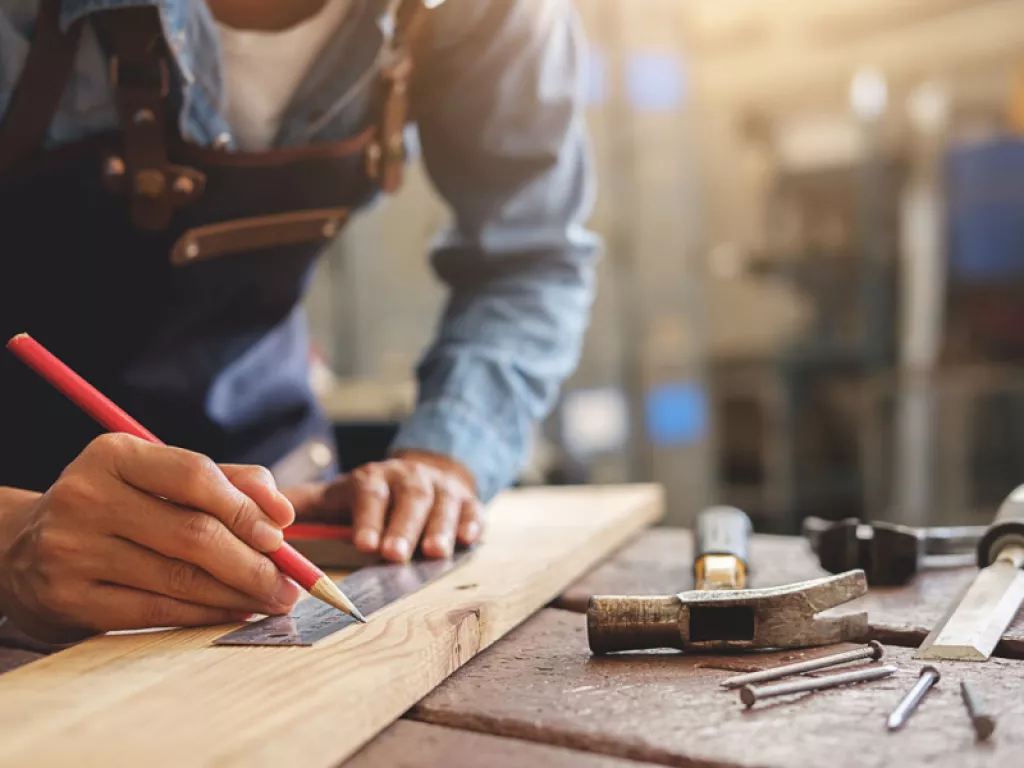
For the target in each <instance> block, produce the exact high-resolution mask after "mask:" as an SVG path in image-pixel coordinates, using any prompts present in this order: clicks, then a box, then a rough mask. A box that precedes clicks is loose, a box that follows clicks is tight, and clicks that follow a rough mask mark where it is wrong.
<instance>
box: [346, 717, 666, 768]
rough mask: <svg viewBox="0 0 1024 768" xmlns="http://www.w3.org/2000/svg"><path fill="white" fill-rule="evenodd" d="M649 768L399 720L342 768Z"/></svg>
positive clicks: (540, 745)
mask: <svg viewBox="0 0 1024 768" xmlns="http://www.w3.org/2000/svg"><path fill="white" fill-rule="evenodd" d="M442 765H443V766H444V768H522V766H524V765H528V766H530V768H654V766H653V764H651V763H638V762H635V761H633V760H622V759H619V758H615V757H605V756H603V755H595V754H593V753H592V752H578V751H575V750H572V749H565V748H564V747H551V746H548V745H546V744H537V743H534V742H530V741H523V740H521V739H509V738H505V737H502V736H489V735H487V734H483V733H476V732H474V731H463V730H459V729H457V728H447V727H444V726H441V725H428V724H427V723H419V722H416V721H413V720H399V721H398V722H397V723H395V724H394V725H392V726H391V727H389V728H388V729H387V730H385V731H384V732H383V733H381V734H380V735H379V736H377V738H375V739H374V740H373V741H371V742H370V743H369V744H367V745H366V746H365V747H363V748H362V749H361V750H360V751H359V752H358V753H357V754H356V755H354V756H353V757H352V758H351V759H350V760H348V761H346V762H345V764H344V767H343V768H380V767H381V766H387V768H437V766H442Z"/></svg>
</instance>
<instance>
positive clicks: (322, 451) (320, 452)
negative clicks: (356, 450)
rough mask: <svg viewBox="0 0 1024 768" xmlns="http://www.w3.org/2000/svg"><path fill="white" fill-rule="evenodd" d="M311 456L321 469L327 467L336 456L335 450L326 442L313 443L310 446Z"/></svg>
mask: <svg viewBox="0 0 1024 768" xmlns="http://www.w3.org/2000/svg"><path fill="white" fill-rule="evenodd" d="M309 458H310V459H312V460H313V463H314V464H316V465H317V466H318V467H319V468H320V469H327V467H328V466H330V464H331V460H332V459H333V458H334V452H333V451H331V449H330V447H328V446H327V445H325V444H324V443H313V444H312V445H311V446H310V447H309Z"/></svg>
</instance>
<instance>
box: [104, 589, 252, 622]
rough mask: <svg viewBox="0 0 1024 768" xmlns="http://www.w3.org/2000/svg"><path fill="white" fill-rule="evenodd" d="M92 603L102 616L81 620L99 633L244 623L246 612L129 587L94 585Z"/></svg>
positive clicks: (246, 616)
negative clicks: (99, 608)
mask: <svg viewBox="0 0 1024 768" xmlns="http://www.w3.org/2000/svg"><path fill="white" fill-rule="evenodd" d="M93 597H94V599H95V602H96V603H98V604H99V605H101V606H102V617H96V616H90V617H86V618H84V622H85V623H86V624H87V625H88V626H93V627H94V628H96V629H101V630H102V631H107V632H109V631H117V630H124V629H148V628H151V627H202V626H209V625H214V624H228V623H231V622H237V621H244V620H245V619H247V618H248V613H251V612H248V613H246V612H238V611H232V610H227V609H224V608H211V607H210V606H205V605H196V604H195V603H189V602H186V601H184V600H178V599H176V598H173V597H166V596H164V595H154V594H152V593H150V592H143V591H140V590H137V589H131V588H129V587H122V586H117V585H112V584H108V585H104V584H100V585H96V587H95V594H94V595H93Z"/></svg>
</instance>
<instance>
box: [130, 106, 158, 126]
mask: <svg viewBox="0 0 1024 768" xmlns="http://www.w3.org/2000/svg"><path fill="white" fill-rule="evenodd" d="M132 120H134V121H135V122H136V123H139V124H142V123H152V122H153V121H154V120H156V115H155V114H153V110H152V109H140V110H138V111H137V112H136V113H135V114H134V115H132Z"/></svg>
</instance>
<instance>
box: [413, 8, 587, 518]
mask: <svg viewBox="0 0 1024 768" xmlns="http://www.w3.org/2000/svg"><path fill="white" fill-rule="evenodd" d="M432 13H433V14H434V19H433V23H432V25H431V46H430V49H429V53H428V54H427V55H426V56H424V60H423V61H422V62H419V63H418V64H419V67H420V68H419V70H418V71H419V76H418V79H417V82H416V83H415V89H414V107H415V109H416V116H417V125H418V129H419V137H420V144H421V147H422V152H423V158H424V161H425V163H426V166H427V169H428V171H429V173H430V176H431V178H432V179H433V182H434V184H435V185H436V187H437V189H438V190H439V192H440V193H441V195H442V196H443V197H444V198H445V200H446V201H447V202H448V204H449V205H450V207H451V209H452V214H453V217H452V218H453V223H452V225H451V227H450V229H449V230H448V231H447V232H445V233H444V234H443V235H442V236H441V238H440V239H439V241H438V243H437V245H436V248H435V249H434V252H433V255H432V263H433V266H434V269H435V272H436V273H437V275H438V277H439V278H440V279H441V280H442V281H443V282H444V283H445V284H446V285H447V286H448V288H449V289H450V294H449V299H448V302H447V306H446V308H445V311H444V315H443V317H442V319H441V323H440V326H439V329H438V332H437V336H436V339H435V341H434V343H433V344H432V345H431V346H430V348H429V349H428V351H427V353H426V354H425V356H424V357H423V359H422V360H421V362H420V364H419V366H418V368H417V375H418V379H419V397H418V405H417V408H416V409H415V411H414V412H413V413H412V415H411V416H410V418H409V419H408V420H407V421H406V422H405V423H404V424H403V426H402V428H401V429H400V430H399V434H398V436H397V438H396V440H395V443H394V445H393V450H396V451H397V450H408V449H416V450H424V451H431V452H434V453H440V454H444V455H447V456H451V457H453V458H455V459H456V460H458V461H459V462H461V463H462V464H463V465H465V466H466V467H467V468H468V469H469V470H470V471H471V472H472V473H473V475H474V477H475V479H476V483H477V490H478V493H479V495H480V497H481V499H482V500H484V501H487V500H489V499H490V498H491V497H493V496H494V495H495V494H496V493H498V492H499V491H501V490H502V489H503V488H505V487H507V486H508V485H509V484H511V483H512V482H513V481H514V480H515V479H516V477H517V475H518V473H519V472H520V471H521V470H522V468H523V466H524V465H525V463H526V461H527V459H528V457H529V450H530V443H531V437H532V434H533V425H534V424H535V423H536V422H537V421H538V420H540V419H542V418H544V417H545V416H546V415H547V414H548V412H549V411H550V409H551V407H552V406H553V404H554V402H555V399H556V396H557V393H558V390H559V387H560V386H561V384H562V382H563V381H564V380H565V378H566V377H568V376H569V375H570V374H571V373H572V371H573V370H574V369H575V367H576V365H577V362H578V360H579V351H580V347H581V343H582V338H583V335H584V332H585V330H586V326H587V320H588V317H589V313H590V307H591V304H592V300H593V295H594V261H595V258H596V256H597V252H598V242H597V240H596V238H595V237H594V236H593V235H592V234H590V233H589V232H587V231H586V230H585V228H584V223H585V221H586V218H587V217H588V216H589V213H590V208H591V205H592V198H593V192H594V180H593V178H592V165H591V163H590V159H589V154H588V153H589V146H588V141H587V135H586V130H585V126H584V121H583V114H582V108H583V73H584V63H585V61H584V56H585V46H584V42H583V38H582V34H581V30H580V27H579V24H578V20H577V18H576V16H575V13H574V11H573V8H572V3H571V1H570V0H447V1H446V2H445V3H444V4H443V5H442V6H440V7H439V8H437V9H435V10H434V11H432Z"/></svg>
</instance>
